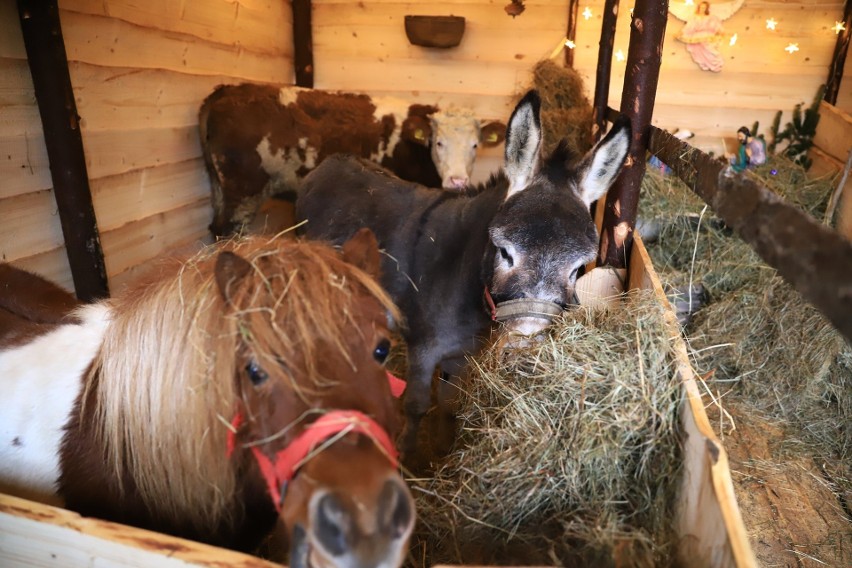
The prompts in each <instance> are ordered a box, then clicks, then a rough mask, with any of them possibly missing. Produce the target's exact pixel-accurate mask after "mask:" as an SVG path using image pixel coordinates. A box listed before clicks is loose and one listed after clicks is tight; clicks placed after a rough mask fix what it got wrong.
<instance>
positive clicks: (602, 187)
mask: <svg viewBox="0 0 852 568" xmlns="http://www.w3.org/2000/svg"><path fill="white" fill-rule="evenodd" d="M630 133H631V128H630V119H629V118H627V117H626V116H620V117H619V118H618V120H616V121H615V123H614V124H613V126H612V128H611V129H610V131H609V133H608V134H607V135H606V137H605V138H604V139H603V140H601V141H600V142H598V144H597V146H595V147H594V148H592V149H591V150H590V151H589V153H588V154H586V155H585V157H584V158H583V160H582V162H580V166H579V168H578V174H579V180H580V185H579V187H578V188H577V192H578V193H579V196H580V199H582V200H583V202H584V203H585V204H586V206H587V207H589V206H591V204H592V203H593V202H594V201H595V200H596V199H598V198H599V197H601V196H602V195H604V194H605V193H606V192H607V190H608V189H609V186H610V185H612V182H614V181H615V178H616V177H617V176H618V174H619V172H621V168H622V167H623V166H624V159H625V158H626V157H627V151H628V149H629V148H630Z"/></svg>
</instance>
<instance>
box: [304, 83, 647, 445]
mask: <svg viewBox="0 0 852 568" xmlns="http://www.w3.org/2000/svg"><path fill="white" fill-rule="evenodd" d="M540 108H541V100H540V98H539V96H538V94H537V92H536V91H530V92H529V93H527V95H526V96H525V97H524V98H523V99H522V100H521V101H520V102H519V103H518V105H517V106H516V108H515V110H514V112H513V113H512V115H511V118H510V119H509V127H508V131H507V133H506V145H505V152H504V153H505V156H504V160H505V162H504V166H503V172H501V174H500V175H496V176H492V178H491V180H489V182H488V183H486V184H484V185H483V186H482V187H481V188H479V189H478V190H477V191H472V192H464V193H458V192H450V191H446V190H445V191H435V190H432V189H427V188H424V187H422V186H419V185H417V184H414V183H410V182H406V181H403V180H400V179H398V178H396V177H394V176H393V175H391V174H390V173H388V172H387V171H386V170H383V169H381V168H380V167H378V166H376V165H375V164H373V163H371V162H367V161H364V160H359V159H357V158H353V157H350V156H334V157H332V158H329V159H328V160H326V161H325V162H323V163H322V164H321V165H320V166H319V167H317V168H316V169H315V170H314V171H313V172H311V173H310V174H309V175H308V176H307V177H306V178H305V180H304V182H303V183H302V186H301V188H300V190H299V197H298V199H297V200H296V216H297V220H299V221H306V224H305V225H303V228H302V230H303V232H304V234H305V235H306V236H307V237H308V238H314V239H323V240H327V241H331V242H333V243H337V244H340V243H343V242H345V241H346V240H347V239H348V238H349V237H351V236H352V235H353V234H355V232H356V231H358V229H360V228H361V227H368V228H370V229H371V230H372V231H373V232H374V233H375V234H376V236H377V238H378V240H379V245H380V247H381V248H382V250H383V252H384V254H385V258H384V259H383V267H382V273H381V274H382V277H381V283H382V286H383V287H384V288H385V289H386V290H387V291H388V292H389V293H390V295H391V297H392V298H393V300H394V302H395V303H396V304H397V305H398V306H399V308H400V309H401V310H402V313H403V315H404V317H405V327H404V328H403V330H402V335H403V337H404V339H405V341H406V345H407V348H408V369H409V370H408V377H407V381H408V384H407V388H406V391H405V400H404V406H405V413H406V427H405V431H404V434H403V438H402V441H401V442H402V448H403V450H404V451H405V453H406V455H412V453H413V450H414V448H415V445H416V440H417V430H418V427H419V423H420V421H421V419H422V417H423V415H424V414H425V412H426V410H427V409H428V408H429V405H430V402H431V401H430V397H431V395H430V385H431V379H432V375H433V373H434V370H435V368H436V366H440V368H441V371H442V372H443V373H444V375H445V378H447V379H449V380H448V381H440V382H439V383H438V389H437V393H438V408H439V410H441V412H440V413H439V414H441V415H443V419H442V420H440V421H439V423H438V424H439V428H440V429H441V430H443V432H441V431H440V430H439V432H438V433H437V436H435V437H433V438H437V439H438V440H440V441H442V442H446V441H447V440H450V439H451V438H450V437H449V436H448V435H447V434H448V433H450V435H451V432H452V401H453V398H454V393H453V390H454V389H453V388H452V386H451V384H452V382H455V381H457V380H458V377H459V376H461V372H462V370H463V366H464V364H465V356H466V355H475V354H476V353H477V352H478V351H479V350H480V349H481V348H482V345H483V341H482V338H485V337H487V336H488V330H489V327H490V326H491V325H494V324H495V323H496V322H497V321H503V322H504V323H505V326H506V327H508V328H509V330H510V331H511V332H516V333H518V334H523V335H524V336H527V335H533V336H534V335H535V334H537V333H539V332H540V331H541V330H542V329H544V327H546V326H547V325H548V324H549V322H550V319H551V318H553V317H554V316H555V315H558V314H559V313H561V311H562V310H563V309H564V308H565V307H567V306H568V305H570V304H573V303H576V300H575V294H574V285H575V283H576V280H577V276H578V273H579V271H580V270H581V269H582V268H583V267H584V265H585V264H586V263H588V262H589V261H591V260H594V258H595V256H596V253H597V250H598V235H597V230H596V228H595V223H594V221H593V220H592V217H591V215H590V214H589V207H590V205H591V203H593V202H594V201H595V200H596V199H598V198H599V197H601V196H602V195H604V194H605V193H606V191H607V189H608V188H609V186H610V184H611V183H612V182H613V181H614V180H615V178H616V176H617V175H618V174H619V172H620V171H621V169H622V167H623V164H624V161H625V159H626V157H627V150H628V146H629V144H630V139H631V126H630V121H629V120H628V119H626V118H623V117H622V119H620V120H618V121H617V122H616V123H615V124H614V125H613V127H612V129H611V130H610V132H609V133H608V134H607V136H606V137H605V138H604V139H603V140H602V141H601V142H600V143H598V144H597V146H595V147H594V148H592V149H591V150H590V151H589V152H588V153H587V154H586V155H585V156H582V157H574V156H571V155H570V154H571V153H570V150H568V148H567V145H566V144H564V143H563V144H560V145H559V146H557V148H556V150H555V151H554V152H553V153H552V154H551V155H550V156H549V157H547V158H545V159H543V158H542V156H540V147H541V138H542V130H541V120H540ZM447 425H449V426H450V428H447ZM444 445H446V443H444Z"/></svg>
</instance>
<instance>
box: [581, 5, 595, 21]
mask: <svg viewBox="0 0 852 568" xmlns="http://www.w3.org/2000/svg"><path fill="white" fill-rule="evenodd" d="M592 15H593V14H592V10H591V9H590V8H589V7H588V6H586V9H585V10H583V17H584V18H586V19H587V20H588V19H589V18H591V17H592Z"/></svg>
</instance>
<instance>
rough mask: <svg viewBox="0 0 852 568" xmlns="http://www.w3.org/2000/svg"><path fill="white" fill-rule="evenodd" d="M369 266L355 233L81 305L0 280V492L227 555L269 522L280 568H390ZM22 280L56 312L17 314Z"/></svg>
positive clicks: (381, 337)
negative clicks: (285, 551) (283, 567)
mask: <svg viewBox="0 0 852 568" xmlns="http://www.w3.org/2000/svg"><path fill="white" fill-rule="evenodd" d="M379 264H380V257H379V252H378V248H377V245H376V240H375V237H374V236H373V235H372V233H370V232H369V231H363V232H359V233H358V234H357V235H355V236H353V238H352V239H350V240H349V241H348V242H346V243H345V244H344V245H343V247H342V252H337V251H335V250H334V249H333V248H331V247H329V246H325V245H321V244H317V243H310V242H300V241H295V240H289V239H288V240H283V239H268V238H262V237H250V238H243V239H235V240H229V241H222V242H220V243H217V244H216V245H212V246H210V247H208V248H206V249H204V250H203V251H201V252H200V253H197V254H196V255H194V256H193V257H192V258H190V259H188V260H177V259H172V260H169V261H166V262H164V264H163V266H162V267H161V270H160V271H159V273H158V274H156V275H155V276H151V277H149V278H146V279H144V280H142V281H140V282H139V283H137V284H136V285H134V286H133V287H132V288H129V289H127V290H126V291H125V292H124V293H122V294H121V295H119V296H118V297H115V298H112V299H109V300H104V301H100V302H97V303H93V304H89V305H80V304H78V303H77V302H76V301H75V300H74V299H73V298H72V297H70V296H69V295H68V294H67V293H65V295H64V297H63V293H62V291H61V290H59V289H58V288H57V287H55V286H53V285H51V284H49V283H46V282H44V281H43V280H41V279H40V278H38V277H36V276H35V275H31V274H27V273H23V272H21V271H18V270H16V269H13V268H11V267H9V266H8V265H7V266H3V267H2V269H0V289H2V297H3V300H2V301H0V326H2V329H0V386H2V391H3V393H4V394H3V397H2V398H0V488H2V490H4V491H7V492H11V493H16V494H21V495H24V496H28V497H30V498H33V497H34V496H35V497H37V498H39V500H42V501H46V502H53V503H57V502H59V503H61V504H64V505H65V506H66V507H68V508H69V509H71V510H74V511H77V512H79V513H81V514H83V515H90V516H96V517H100V518H104V519H108V520H113V521H116V522H121V523H125V524H130V525H134V526H137V527H142V528H146V529H151V530H156V531H161V532H166V533H170V534H174V535H177V536H181V537H185V538H190V539H195V540H200V541H203V542H208V543H212V544H215V545H219V546H228V547H231V548H235V549H240V550H247V551H251V550H253V549H254V548H255V547H256V546H257V545H258V544H259V543H260V541H261V540H262V539H263V538H265V537H266V536H267V535H268V534H269V533H270V531H271V530H272V529H273V527H274V525H275V523H276V522H277V521H278V518H279V517H280V519H281V520H282V521H283V524H284V526H285V527H286V528H287V533H288V541H289V545H290V565H291V566H295V567H299V566H314V567H317V568H319V567H342V566H384V567H396V566H399V565H400V563H401V562H402V558H403V557H404V555H405V553H406V552H407V541H408V538H409V536H410V534H411V531H412V528H413V524H414V514H415V511H414V502H413V500H412V498H411V494H410V492H409V490H408V488H407V486H406V485H405V483H404V481H403V480H402V478H401V476H400V474H399V472H398V468H397V455H396V449H395V447H394V444H393V440H394V438H395V436H397V434H398V432H399V429H400V426H401V425H400V424H399V422H401V421H400V420H399V417H398V414H397V410H396V408H395V402H394V400H393V398H392V396H391V392H390V386H389V384H388V379H387V377H386V371H385V370H384V367H383V361H384V359H385V358H386V357H387V355H388V350H389V347H390V342H389V337H390V335H389V331H388V327H389V325H390V324H391V323H392V321H393V318H398V317H399V314H398V311H397V309H396V308H395V307H394V305H393V303H392V301H391V300H390V298H389V297H388V296H387V295H386V294H385V292H383V291H382V289H381V288H380V287H379V285H378V284H377V283H376V280H375V279H376V278H377V277H378V271H379ZM4 275H5V276H4ZM27 283H29V284H30V287H32V286H36V285H37V286H40V287H41V289H42V290H52V291H53V293H54V296H56V297H58V298H59V301H56V302H54V303H50V304H46V303H44V302H42V304H41V305H40V306H38V307H36V308H29V307H24V305H25V304H27V303H28V302H27V301H26V298H27V292H26V291H25V290H19V289H17V288H16V284H24V285H25V286H26V285H27ZM57 290H58V291H57ZM21 298H24V299H23V300H22V299H21ZM30 300H32V297H30ZM29 303H30V304H33V302H29ZM51 307H53V308H55V310H56V311H55V312H54V313H53V315H51V313H50V308H51ZM44 312H47V313H44ZM16 330H19V331H16Z"/></svg>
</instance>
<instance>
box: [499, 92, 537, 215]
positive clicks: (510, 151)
mask: <svg viewBox="0 0 852 568" xmlns="http://www.w3.org/2000/svg"><path fill="white" fill-rule="evenodd" d="M540 110H541V98H539V96H538V92H536V91H530V92H529V93H527V94H526V96H524V98H523V99H521V102H519V103H518V106H516V107H515V110H514V111H512V116H511V118H509V128H508V129H507V130H506V159H505V164H504V165H503V170H504V171H505V172H506V177H507V178H509V193H508V194H507V195H506V198H507V199H508V198H509V197H510V196H512V195H514V194H515V193H517V192H519V191H521V190H523V189H524V188H526V187H527V186H528V185H529V183H530V180H532V178H533V176H534V175H535V172H536V170H537V169H538V164H539V151H540V148H541V120H540V119H539V111H540Z"/></svg>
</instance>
